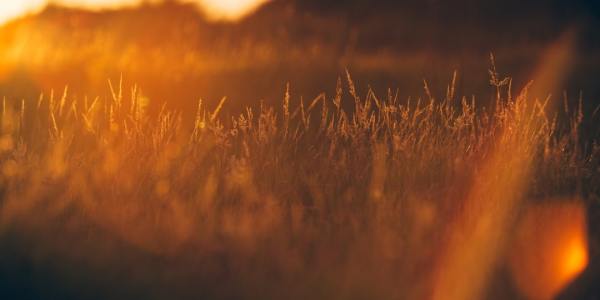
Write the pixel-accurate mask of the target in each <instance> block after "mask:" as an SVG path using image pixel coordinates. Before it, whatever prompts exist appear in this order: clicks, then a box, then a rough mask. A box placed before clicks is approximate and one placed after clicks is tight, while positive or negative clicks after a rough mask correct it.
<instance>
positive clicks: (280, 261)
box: [0, 70, 600, 299]
mask: <svg viewBox="0 0 600 300" xmlns="http://www.w3.org/2000/svg"><path fill="white" fill-rule="evenodd" d="M491 75H492V76H491V79H492V80H491V83H492V86H493V87H494V88H495V89H497V93H495V94H494V95H493V101H492V102H490V103H487V102H486V103H487V106H484V105H481V104H478V102H477V100H476V99H474V98H471V97H462V96H461V95H456V92H455V86H454V82H453V81H452V82H450V83H449V85H448V89H447V93H445V95H434V94H432V93H431V92H430V90H429V88H428V87H427V83H425V95H426V97H424V98H413V99H408V100H407V99H399V98H398V97H397V95H396V93H395V92H394V91H393V90H390V91H389V92H388V93H387V94H384V95H376V94H375V93H373V92H372V91H369V92H368V93H367V94H366V95H358V94H357V92H356V87H355V84H354V83H353V82H352V79H351V76H350V74H348V73H347V74H344V76H343V77H342V78H341V79H339V80H338V85H337V88H336V93H335V94H334V95H326V94H321V95H318V96H317V97H316V98H314V99H302V100H301V99H300V98H299V97H296V96H295V95H292V94H290V88H289V86H288V89H287V91H285V88H284V87H282V101H281V103H280V104H278V105H276V106H270V105H267V104H256V105H252V106H250V107H247V108H245V109H244V108H242V107H239V108H238V110H243V111H244V113H242V114H240V115H227V114H225V113H223V111H224V109H223V107H225V106H229V107H231V106H236V105H237V104H236V103H229V102H227V101H226V99H225V98H224V99H223V100H222V101H221V102H220V103H219V104H218V105H213V106H211V107H207V105H206V104H204V103H203V102H202V101H200V102H199V103H198V106H197V111H196V112H192V111H176V110H171V109H169V108H164V107H165V106H163V109H162V110H160V112H153V111H149V110H148V107H149V105H150V104H149V102H150V101H152V99H148V98H147V97H145V96H144V95H143V94H142V93H140V92H139V90H138V89H136V88H135V87H133V88H130V87H125V86H122V84H119V83H118V82H115V81H113V82H112V84H111V85H110V86H109V88H107V89H108V90H109V91H110V94H111V95H112V97H108V98H81V97H79V98H76V97H71V96H70V94H69V92H68V90H67V89H65V91H64V93H54V94H51V95H48V94H46V95H41V96H40V97H39V98H38V99H25V100H22V101H21V100H19V101H15V99H4V100H3V102H2V115H1V125H2V126H1V132H0V135H1V136H0V170H1V172H0V191H1V193H2V194H1V195H2V196H1V200H0V245H1V247H0V266H2V269H1V270H0V279H2V282H1V283H0V287H1V288H2V290H4V291H6V293H7V295H11V296H14V298H32V299H34V298H35V299H37V298H42V299H65V298H72V299H81V298H87V299H132V298H144V299H164V298H182V299H190V298H191V299H194V298H195V299H198V298H203V299H241V298H244V299H283V298H285V299H478V298H486V299H507V298H512V299H519V297H524V296H523V295H533V296H532V297H541V298H543V297H548V296H549V297H554V296H555V295H556V293H558V291H560V289H562V287H564V286H565V285H566V283H568V281H570V280H572V279H573V277H574V276H575V275H577V274H578V272H580V271H581V269H582V268H584V267H585V264H586V262H587V261H586V259H585V258H577V259H576V261H575V262H574V264H575V265H574V268H575V269H574V271H573V272H571V271H569V272H571V273H568V274H567V275H566V276H567V277H564V278H563V277H561V278H562V279H560V280H558V281H556V280H555V281H553V283H547V282H542V283H540V286H541V288H540V289H542V290H544V292H539V291H533V292H528V291H523V290H520V287H519V285H518V284H515V279H514V271H512V272H513V273H511V265H510V259H509V257H512V256H515V254H514V253H511V251H513V250H512V249H519V251H521V252H522V253H521V252H519V253H518V254H517V256H519V255H531V254H527V251H529V252H536V251H540V249H538V248H536V246H537V245H536V244H535V243H534V242H533V241H529V240H525V242H523V243H524V244H523V243H522V244H521V245H520V248H518V247H516V248H515V246H513V244H514V240H519V238H517V236H519V235H518V234H517V233H518V232H522V231H523V229H522V228H520V227H519V225H518V224H520V221H519V220H521V219H522V216H523V215H529V213H528V212H530V211H536V210H537V211H541V210H543V207H554V206H553V205H558V206H557V207H559V209H560V207H562V206H560V205H564V204H566V205H574V206H575V207H579V206H583V207H594V206H595V205H598V201H600V198H599V197H600V170H599V169H598V166H599V165H600V144H598V137H599V135H598V134H599V131H598V128H597V124H598V121H599V120H598V119H599V118H600V112H598V109H596V110H595V111H591V112H589V113H587V112H585V113H584V111H583V110H582V102H581V101H579V102H578V101H570V102H568V101H566V100H565V105H562V104H561V105H558V104H556V105H554V104H553V102H552V101H548V100H547V99H541V100H540V99H536V98H533V97H530V96H528V93H527V88H525V89H524V90H523V91H519V92H517V93H515V92H513V91H511V89H510V81H509V80H508V79H507V80H501V79H502V78H498V75H497V74H496V73H495V70H492V72H491ZM292 84H293V83H292ZM324 88H327V87H324ZM569 103H571V104H569ZM573 103H575V104H573ZM153 105H155V106H158V107H161V105H162V104H161V103H154V104H153ZM556 107H561V108H560V109H557V108H556ZM589 213H591V212H589V211H588V214H589ZM534 215H535V214H534ZM574 216H576V217H573V218H566V219H564V218H563V219H560V218H554V220H559V219H560V220H562V221H561V222H566V224H567V225H565V224H562V223H561V224H558V225H557V224H554V225H553V226H555V227H557V228H559V229H557V230H559V231H560V228H571V227H573V228H575V229H573V230H574V231H578V230H579V231H581V230H583V229H581V228H580V227H577V225H573V226H571V227H569V225H568V224H571V223H576V222H579V221H581V220H582V217H581V216H579V217H577V216H578V215H577V214H575V215H574ZM533 220H534V221H533V223H534V224H535V226H541V227H542V228H545V227H548V226H550V225H548V222H550V223H552V222H553V221H552V220H553V218H550V219H548V218H547V219H540V220H544V221H540V222H538V223H536V222H537V221H536V220H537V219H535V218H534V219H533ZM548 220H550V221H548ZM565 220H566V221H565ZM543 222H545V223H543ZM556 222H558V221H556ZM569 222H571V223H569ZM582 222H585V217H583V221H582ZM590 226H591V227H590V228H592V229H590V230H592V231H590V236H589V239H590V245H593V244H594V243H598V235H597V234H598V233H597V232H596V233H594V232H593V228H595V227H594V226H596V225H594V223H593V222H592V225H590ZM584 227H585V226H584ZM596 227H597V226H596ZM594 234H596V235H594ZM572 235H573V236H576V237H577V238H578V239H583V240H585V239H586V238H587V235H585V236H584V235H583V234H581V232H576V233H573V234H572ZM555 236H556V235H555ZM569 236H571V235H569ZM578 241H579V240H578ZM580 242H581V243H580V244H581V245H580V244H577V245H580V246H581V247H583V250H582V251H587V245H588V243H587V242H585V241H580ZM523 245H525V246H523ZM557 247H558V246H557ZM591 247H592V248H593V246H591ZM559 248H560V247H559ZM542 250H543V249H542ZM557 251H559V250H557ZM560 251H562V250H560ZM542 252H543V251H542ZM540 255H542V256H543V254H540ZM582 255H587V252H585V253H584V254H582ZM553 259H555V258H553ZM534 267H535V266H534ZM517 269H518V267H517ZM561 270H562V269H561ZM561 270H555V269H550V270H548V272H549V273H550V274H553V273H552V272H555V273H556V272H558V273H560V272H562V271H561ZM525 274H526V273H525ZM561 274H562V273H561ZM549 276H552V275H549ZM524 280H533V279H531V278H525V279H524ZM561 280H562V281H561ZM556 282H558V283H556ZM557 286H559V288H557ZM548 290H550V292H548ZM528 293H529V294H528ZM531 293H533V294H531ZM536 293H537V294H536ZM536 295H537V296H536ZM540 295H541V296H540Z"/></svg>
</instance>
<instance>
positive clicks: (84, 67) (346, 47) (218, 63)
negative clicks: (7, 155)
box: [0, 0, 600, 109]
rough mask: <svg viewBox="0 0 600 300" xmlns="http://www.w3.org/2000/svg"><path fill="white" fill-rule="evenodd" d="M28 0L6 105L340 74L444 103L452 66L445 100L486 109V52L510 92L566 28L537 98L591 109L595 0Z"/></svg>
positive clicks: (326, 85)
mask: <svg viewBox="0 0 600 300" xmlns="http://www.w3.org/2000/svg"><path fill="white" fill-rule="evenodd" d="M26 2H27V1H23V3H26ZM30 2H33V3H34V4H32V8H30V9H26V8H25V7H22V8H20V9H18V8H13V9H12V12H13V13H12V14H8V12H9V10H8V8H4V10H5V11H6V12H7V13H4V14H3V15H6V16H5V17H4V19H5V21H4V22H5V23H4V25H3V26H2V27H0V44H1V45H2V47H0V94H2V95H6V96H7V97H9V98H16V99H19V98H25V99H32V100H31V101H36V100H34V99H37V98H38V96H39V94H40V93H42V92H43V93H45V94H49V93H50V92H51V91H52V90H54V91H55V92H56V93H62V91H63V89H64V87H65V86H67V85H68V86H69V91H70V94H71V95H72V96H75V97H85V96H88V97H95V96H103V95H106V94H107V93H108V92H109V89H108V83H107V80H108V79H112V80H113V82H118V80H119V78H121V77H122V78H123V81H124V87H125V88H126V89H129V87H131V86H133V85H134V84H137V85H139V87H140V88H141V89H142V91H143V93H144V95H146V96H147V97H149V98H150V99H152V100H153V101H154V102H162V101H167V102H168V103H169V105H172V106H173V107H176V108H181V109H188V108H190V107H191V105H192V106H195V105H196V103H197V100H198V98H203V100H204V101H207V102H208V103H216V102H218V101H219V100H220V99H221V97H223V96H228V97H229V99H230V102H234V103H239V102H243V103H248V104H251V103H257V102H258V101H260V100H264V101H267V102H269V101H281V98H282V97H283V93H284V90H285V85H286V83H287V82H290V83H291V86H292V93H293V94H294V95H295V96H303V97H305V98H311V99H312V97H315V96H316V95H318V94H319V93H321V92H326V93H327V94H328V95H331V94H332V93H333V91H334V90H335V83H336V80H337V78H338V77H339V76H341V75H345V73H344V72H345V71H344V70H345V69H346V68H347V69H348V70H349V71H350V73H351V75H352V76H353V78H354V79H355V81H357V85H358V88H359V91H360V92H361V93H364V92H365V91H366V89H367V88H368V87H369V86H370V87H372V88H373V89H374V90H375V91H376V92H377V93H378V94H379V95H385V94H387V89H388V88H391V89H392V90H396V89H397V91H398V93H399V95H400V96H401V99H402V98H407V97H409V96H413V97H418V96H420V95H422V94H423V80H424V79H425V80H427V81H428V82H429V86H430V88H431V89H432V91H433V93H434V94H437V95H442V93H444V92H445V90H446V87H447V85H448V83H449V82H450V81H451V79H452V74H453V72H454V71H457V73H458V78H457V89H458V90H457V94H459V95H466V96H471V95H476V96H478V98H479V101H481V102H484V103H485V101H486V100H487V99H489V98H490V96H491V92H490V91H491V87H490V85H489V74H488V69H489V68H490V60H489V54H490V53H494V55H495V57H496V63H497V67H498V72H499V73H500V74H501V75H504V76H511V77H512V78H513V79H514V80H513V89H514V90H515V91H518V90H519V89H520V88H522V87H523V86H524V85H525V84H526V83H527V82H528V81H529V80H530V79H531V78H532V77H533V72H534V69H535V67H536V65H538V63H539V62H540V60H541V59H542V54H543V53H544V51H545V50H546V49H547V48H548V47H549V46H550V45H551V44H552V43H553V42H555V41H556V40H557V39H558V38H559V37H560V36H561V35H562V34H563V33H564V32H567V31H569V32H572V33H573V36H574V40H575V47H573V49H571V52H570V53H569V56H570V57H569V59H571V61H572V63H571V64H570V65H571V68H570V69H568V70H564V73H565V74H563V75H562V77H563V79H564V81H563V83H562V84H561V85H560V86H556V87H555V88H554V90H553V91H547V92H548V93H552V94H553V95H554V97H557V98H559V99H562V98H563V96H564V95H565V94H566V95H567V96H568V98H569V99H571V100H572V101H577V100H578V98H579V96H580V92H581V93H582V95H583V98H584V100H585V106H586V109H587V108H589V109H594V108H595V106H596V105H597V104H598V103H600V101H599V100H598V99H599V98H600V85H599V84H598V83H597V80H598V78H600V68H599V66H600V54H599V53H600V52H599V51H598V50H600V33H599V30H597V28H599V25H600V21H599V20H600V18H599V16H600V6H599V4H598V2H597V1H585V0H576V1H559V0H554V1H546V0H544V1H542V0H534V1H526V2H525V1H515V0H507V1H485V2H483V1H475V0H458V1H441V0H427V1H391V0H374V1H367V0H353V1H333V0H329V1H327V0H325V1H317V0H302V1H300V0H272V1H237V3H244V5H243V6H242V7H240V5H238V6H234V5H231V7H229V6H228V5H229V4H228V3H230V2H231V1H195V3H191V2H189V1H188V2H185V3H183V2H178V1H137V0H134V1H78V0H61V1H58V2H51V3H45V1H40V0H37V1H36V0H34V1H30ZM192 2H193V1H192ZM235 2H236V1H233V2H231V3H235ZM211 3H212V4H211ZM215 3H216V4H215ZM219 3H220V4H219ZM8 5H9V6H10V4H8ZM232 7H233V8H232ZM544 96H545V95H544ZM540 97H542V95H540Z"/></svg>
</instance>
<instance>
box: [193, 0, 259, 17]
mask: <svg viewBox="0 0 600 300" xmlns="http://www.w3.org/2000/svg"><path fill="white" fill-rule="evenodd" d="M268 1H269V0H195V1H194V2H200V4H202V6H203V7H204V8H205V9H206V11H207V12H208V14H209V16H210V17H212V18H214V19H238V18H240V17H243V16H244V15H246V14H248V13H250V12H252V11H254V10H255V9H257V8H258V7H259V6H261V5H262V4H264V3H266V2H268Z"/></svg>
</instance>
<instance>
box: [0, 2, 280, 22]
mask: <svg viewBox="0 0 600 300" xmlns="http://www.w3.org/2000/svg"><path fill="white" fill-rule="evenodd" d="M268 1H269V0H181V2H186V3H194V4H198V5H199V6H200V8H201V9H203V10H204V11H206V13H207V15H208V17H209V18H211V19H227V20H236V19H239V18H241V17H243V16H245V15H247V14H248V13H251V12H252V11H254V10H255V9H257V8H258V7H259V6H261V5H262V4H264V3H266V2H268ZM160 2H162V0H19V1H2V2H1V3H0V25H1V24H4V23H6V22H8V21H10V20H13V19H15V18H18V17H21V16H24V15H27V14H33V13H37V12H39V11H41V10H42V9H44V8H45V7H46V6H47V5H48V4H56V5H62V6H67V7H74V8H84V9H91V10H98V9H115V8H121V7H132V6H136V5H140V4H142V3H160Z"/></svg>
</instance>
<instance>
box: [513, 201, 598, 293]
mask: <svg viewBox="0 0 600 300" xmlns="http://www.w3.org/2000/svg"><path fill="white" fill-rule="evenodd" d="M510 260H511V261H510V268H511V271H512V276H513V279H514V282H515V284H516V286H517V287H518V289H519V290H520V291H521V292H522V293H523V294H524V295H525V296H527V297H528V298H529V299H552V298H554V297H555V296H556V294H557V293H559V292H560V291H561V290H562V289H563V288H565V287H566V285H568V284H569V283H570V282H571V281H573V280H574V279H575V278H576V277H577V276H578V275H579V274H580V273H581V272H582V271H583V270H584V269H585V268H586V266H587V264H588V249H587V232H586V221H585V209H584V207H583V206H582V205H581V204H577V203H566V204H565V203H563V204H546V205H539V206H533V207H530V208H528V210H527V212H526V213H525V214H524V216H523V219H522V222H521V223H520V224H519V226H518V227H517V233H516V238H515V242H514V247H513V248H512V249H511V254H510Z"/></svg>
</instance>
